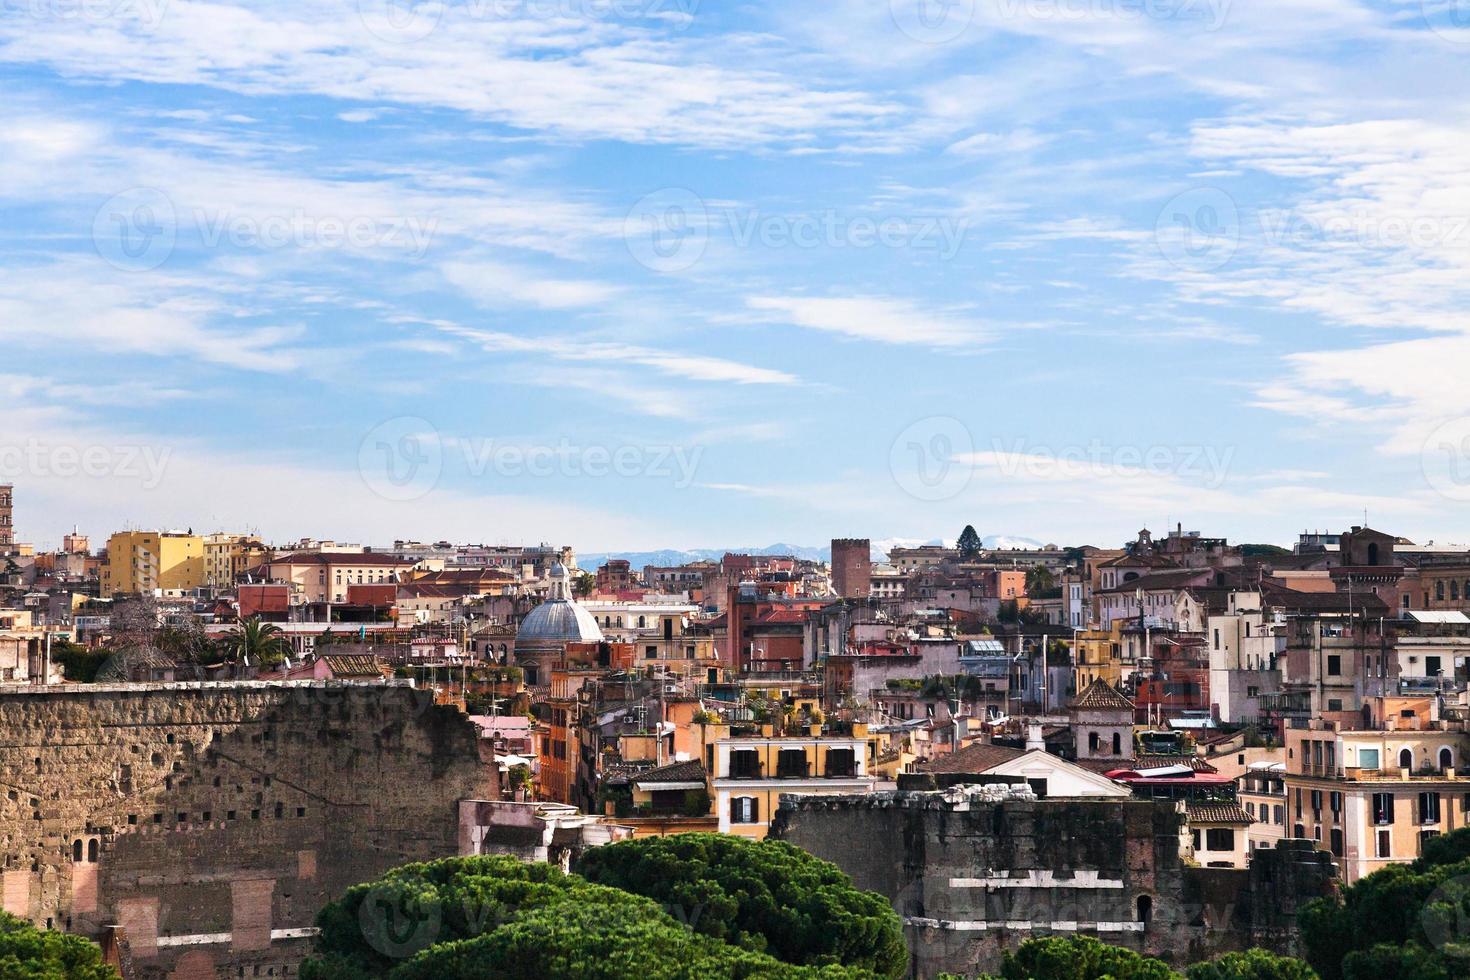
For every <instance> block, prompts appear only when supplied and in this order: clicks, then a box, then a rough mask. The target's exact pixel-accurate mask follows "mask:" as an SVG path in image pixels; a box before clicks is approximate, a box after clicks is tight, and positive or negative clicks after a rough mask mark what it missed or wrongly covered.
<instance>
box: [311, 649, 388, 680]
mask: <svg viewBox="0 0 1470 980" xmlns="http://www.w3.org/2000/svg"><path fill="white" fill-rule="evenodd" d="M322 659H323V660H325V661H326V662H327V667H328V669H330V670H331V672H332V676H333V677H382V676H383V667H382V665H381V664H379V663H378V658H377V657H372V656H369V655H367V654H360V653H329V654H327V655H326V656H325V657H322Z"/></svg>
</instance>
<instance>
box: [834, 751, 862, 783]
mask: <svg viewBox="0 0 1470 980" xmlns="http://www.w3.org/2000/svg"><path fill="white" fill-rule="evenodd" d="M827 775H828V776H838V777H844V778H847V779H852V778H854V777H856V776H857V755H856V753H854V752H853V750H852V749H828V750H827Z"/></svg>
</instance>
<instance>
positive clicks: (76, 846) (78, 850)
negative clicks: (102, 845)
mask: <svg viewBox="0 0 1470 980" xmlns="http://www.w3.org/2000/svg"><path fill="white" fill-rule="evenodd" d="M71 859H72V861H73V863H80V862H81V860H82V842H81V839H80V838H78V839H77V840H76V842H75V843H73V844H72V846H71Z"/></svg>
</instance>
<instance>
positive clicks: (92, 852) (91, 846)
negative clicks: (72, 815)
mask: <svg viewBox="0 0 1470 980" xmlns="http://www.w3.org/2000/svg"><path fill="white" fill-rule="evenodd" d="M87 860H88V861H89V862H90V863H92V864H96V863H97V838H95V837H93V838H92V839H91V840H89V841H87Z"/></svg>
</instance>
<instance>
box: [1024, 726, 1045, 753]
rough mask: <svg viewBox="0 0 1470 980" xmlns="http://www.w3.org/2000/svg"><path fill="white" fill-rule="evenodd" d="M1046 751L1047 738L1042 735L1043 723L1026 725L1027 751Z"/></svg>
mask: <svg viewBox="0 0 1470 980" xmlns="http://www.w3.org/2000/svg"><path fill="white" fill-rule="evenodd" d="M1037 750H1040V751H1042V752H1045V751H1046V739H1044V738H1042V737H1041V725H1039V724H1031V725H1027V726H1026V751H1027V752H1033V751H1037Z"/></svg>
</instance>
